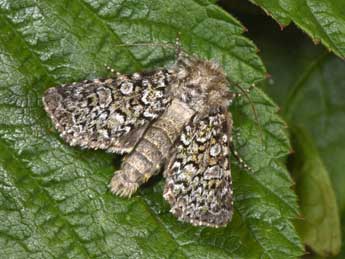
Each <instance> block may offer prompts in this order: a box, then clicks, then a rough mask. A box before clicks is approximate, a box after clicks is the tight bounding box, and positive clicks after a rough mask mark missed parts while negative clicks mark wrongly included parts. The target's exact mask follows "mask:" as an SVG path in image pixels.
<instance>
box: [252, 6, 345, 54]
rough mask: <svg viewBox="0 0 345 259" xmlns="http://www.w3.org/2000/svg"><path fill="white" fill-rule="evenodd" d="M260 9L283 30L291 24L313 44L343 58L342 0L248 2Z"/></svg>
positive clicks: (344, 12)
mask: <svg viewBox="0 0 345 259" xmlns="http://www.w3.org/2000/svg"><path fill="white" fill-rule="evenodd" d="M250 1H251V2H253V3H256V4H257V5H259V6H260V7H262V8H263V9H264V10H265V11H266V12H267V13H268V14H269V15H271V16H272V17H273V18H274V19H276V20H277V21H278V22H279V23H280V24H281V26H282V27H284V26H286V25H288V24H289V23H290V22H291V21H293V22H294V23H295V24H296V25H297V26H298V27H300V28H301V29H302V30H303V31H305V32H306V33H307V34H308V35H309V36H310V37H311V38H312V39H313V40H314V42H319V41H321V42H322V44H324V45H325V46H326V47H327V48H328V49H330V50H332V51H333V52H334V53H336V54H337V55H338V56H340V57H343V58H344V57H345V2H344V1H343V0H332V1H329V0H298V1H296V0H250Z"/></svg>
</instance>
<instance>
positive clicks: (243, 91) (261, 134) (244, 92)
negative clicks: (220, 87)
mask: <svg viewBox="0 0 345 259" xmlns="http://www.w3.org/2000/svg"><path fill="white" fill-rule="evenodd" d="M234 86H235V87H237V88H238V89H240V91H241V92H242V94H243V95H244V96H245V97H247V99H248V101H249V102H250V106H251V108H252V111H253V114H254V117H255V121H256V123H257V125H258V126H259V131H260V141H261V144H263V143H264V141H263V132H262V128H261V125H260V123H259V118H258V114H257V112H256V109H255V106H254V104H253V102H252V100H251V99H250V96H249V95H248V93H249V92H250V91H251V90H252V89H254V88H255V85H254V84H252V85H251V86H250V87H249V88H248V89H246V90H245V89H243V88H242V87H241V86H240V85H239V84H234ZM237 96H238V97H239V96H241V95H237Z"/></svg>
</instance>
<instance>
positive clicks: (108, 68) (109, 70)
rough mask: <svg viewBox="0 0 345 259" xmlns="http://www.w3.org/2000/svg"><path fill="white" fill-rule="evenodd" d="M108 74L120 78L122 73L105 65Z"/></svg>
mask: <svg viewBox="0 0 345 259" xmlns="http://www.w3.org/2000/svg"><path fill="white" fill-rule="evenodd" d="M104 66H105V68H106V69H107V70H108V72H110V73H112V74H113V75H116V76H120V73H119V72H117V71H116V70H115V69H114V68H112V67H110V66H108V65H107V64H105V65H104Z"/></svg>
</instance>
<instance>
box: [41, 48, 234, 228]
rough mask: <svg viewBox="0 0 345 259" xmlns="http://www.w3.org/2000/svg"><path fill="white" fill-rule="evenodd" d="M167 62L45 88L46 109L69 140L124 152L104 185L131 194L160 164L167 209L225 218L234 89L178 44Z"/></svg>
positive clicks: (199, 222) (213, 223)
mask: <svg viewBox="0 0 345 259" xmlns="http://www.w3.org/2000/svg"><path fill="white" fill-rule="evenodd" d="M176 51H177V58H176V62H175V64H174V65H172V66H171V67H170V68H169V69H158V70H155V71H151V72H143V73H134V74H131V75H123V74H119V73H117V75H116V76H114V77H111V78H107V79H95V80H85V81H83V82H80V83H73V84H66V85H61V86H57V87H52V88H49V89H48V90H47V91H46V92H45V94H44V97H43V103H44V107H45V110H46V111H47V113H48V114H49V116H50V117H51V119H52V121H53V124H54V126H55V127H56V129H57V130H58V131H59V132H60V135H61V137H62V138H63V139H64V140H65V141H66V142H67V143H69V144H70V145H71V146H80V147H82V148H91V149H103V150H106V151H108V152H113V153H120V154H123V153H126V156H125V158H124V160H123V162H122V165H121V169H120V170H119V171H117V172H115V174H114V176H113V178H112V180H111V182H110V184H109V186H110V189H111V191H112V192H113V193H114V194H116V195H119V196H124V197H130V196H131V195H132V194H133V193H135V192H136V190H137V189H138V187H139V186H140V185H141V184H143V183H145V182H146V181H147V180H148V179H150V177H152V176H153V175H155V174H157V173H159V172H160V171H161V169H162V168H164V178H165V188H164V193H163V196H164V198H165V200H167V202H168V203H169V204H170V206H171V209H170V212H171V213H172V214H174V215H175V216H176V217H177V218H178V219H179V220H181V221H184V222H189V223H191V224H193V225H196V226H209V227H220V226H225V225H226V224H227V223H228V222H229V221H230V220H231V217H232V213H233V207H232V206H233V197H232V180H231V172H230V161H229V159H230V154H229V153H230V144H231V141H232V140H231V136H232V134H231V130H232V119H231V114H230V113H229V112H228V106H229V105H230V104H231V102H232V100H233V98H234V96H235V94H234V93H232V92H231V91H230V89H229V85H230V84H229V81H228V80H227V78H226V76H225V74H224V72H223V70H222V69H221V68H220V67H219V66H218V65H217V64H215V63H213V62H211V61H206V60H201V59H198V58H196V57H194V56H190V55H188V54H186V53H184V52H183V51H180V50H179V49H177V50H176Z"/></svg>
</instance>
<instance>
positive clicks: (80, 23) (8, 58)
mask: <svg viewBox="0 0 345 259" xmlns="http://www.w3.org/2000/svg"><path fill="white" fill-rule="evenodd" d="M0 24H1V27H0V219H1V221H0V222H1V223H0V247H1V249H0V253H1V257H4V258H6V257H8V258H95V257H99V258H229V257H233V258H295V257H297V256H298V255H300V254H301V246H300V242H299V239H298V237H297V235H296V233H295V230H294V228H293V226H292V224H291V222H290V219H291V218H293V217H294V216H295V215H296V211H297V208H296V201H295V196H294V194H293V192H292V191H291V190H290V188H289V187H290V185H291V181H290V178H289V176H288V173H287V172H286V169H285V168H284V166H282V164H281V161H280V160H281V158H283V157H284V156H285V155H286V154H287V152H288V150H289V143H288V140H287V137H286V134H285V132H284V130H283V127H284V124H283V122H282V121H281V120H280V119H279V118H278V117H277V116H276V115H275V112H276V110H277V108H276V106H275V105H274V104H273V103H272V102H271V101H270V100H269V99H268V98H267V97H265V95H264V94H263V93H262V92H261V91H259V90H255V91H253V93H252V94H251V98H252V101H253V103H254V104H255V107H256V110H257V113H258V115H259V116H258V117H259V122H260V124H261V125H262V126H261V127H262V130H261V131H262V135H261V134H260V133H259V132H260V130H258V128H259V127H258V125H257V122H256V121H255V119H254V115H253V112H252V110H251V106H250V104H249V103H248V100H245V99H243V100H240V101H239V102H238V103H237V104H236V105H235V106H234V107H233V109H232V111H233V112H234V120H235V124H236V128H237V129H238V132H239V133H240V134H241V135H240V136H239V137H238V140H237V142H236V143H237V145H238V148H239V151H240V153H241V154H242V156H243V158H245V159H246V160H247V161H248V163H249V164H251V165H252V167H253V168H254V169H255V171H256V172H255V174H248V173H245V172H240V171H239V170H237V169H236V165H235V163H234V164H233V167H234V168H235V169H234V186H235V190H234V191H235V204H236V205H235V215H234V219H233V221H232V223H231V224H230V225H229V226H228V227H227V228H223V229H208V228H196V227H192V226H190V225H188V224H182V223H179V222H177V221H176V219H175V218H174V217H173V216H172V215H171V214H170V213H169V212H168V210H169V208H168V205H167V204H166V203H165V202H164V201H163V198H162V195H161V193H162V183H163V180H162V179H160V178H158V179H156V181H152V182H151V183H149V185H148V186H145V187H143V188H142V189H141V192H140V193H139V194H138V195H136V196H135V197H133V198H132V199H129V200H126V199H120V198H118V197H114V196H113V195H111V194H110V193H109V191H108V190H107V187H106V186H107V183H108V181H109V179H110V177H111V174H112V172H113V171H114V170H115V169H116V166H115V164H119V161H120V158H119V157H117V158H116V159H115V160H113V157H112V156H111V155H109V154H104V153H102V152H98V151H97V152H96V151H85V150H79V149H77V148H71V147H69V146H67V145H66V144H65V143H64V142H63V141H62V140H61V139H60V138H59V137H58V135H57V134H56V132H55V131H54V130H53V129H52V125H51V123H50V121H49V119H48V117H47V115H46V114H45V112H44V111H43V107H42V103H41V96H42V94H43V92H44V90H45V89H47V88H48V87H50V86H53V85H57V84H61V83H65V82H71V81H77V80H81V79H85V78H94V77H96V76H105V73H104V71H105V69H104V64H105V63H107V64H111V65H112V66H113V67H115V68H116V69H118V70H120V71H122V72H133V71H139V70H143V69H150V68H153V67H157V66H162V65H167V64H168V63H171V62H173V54H174V53H173V52H171V51H170V50H169V49H164V48H157V47H152V48H150V47H135V48H134V47H133V48H128V47H119V46H116V45H117V44H123V43H137V42H174V38H175V36H176V34H177V33H178V32H179V33H181V40H182V45H183V47H184V49H185V50H186V51H189V52H191V53H194V54H195V55H199V56H200V57H202V58H212V59H214V60H216V61H218V62H219V63H220V64H221V65H222V67H224V69H225V71H226V73H227V74H228V75H229V77H230V78H231V79H232V80H233V81H236V82H242V83H243V84H251V83H253V82H255V81H258V80H260V79H262V78H263V77H264V74H265V69H264V67H263V65H262V63H261V61H260V59H259V58H258V56H257V55H256V54H255V50H256V48H255V46H254V45H253V44H252V43H251V42H250V41H249V40H248V39H246V38H245V37H243V36H242V35H241V33H242V31H243V28H242V27H241V25H240V24H239V22H238V21H237V20H235V19H234V18H232V17H231V16H229V15H228V14H226V13H225V12H224V11H222V10H221V9H219V8H218V7H216V6H215V5H212V4H209V2H208V1H192V0H188V1H158V0H155V1H148V0H147V1H138V0H132V1H106V0H103V1H102V0H88V1H82V0H75V1H70V0H63V1H49V0H43V1H39V2H37V1H33V0H24V1H23V0H20V1H19V0H18V1H16V0H14V1H13V0H11V1H10V0H0ZM260 135H261V137H260Z"/></svg>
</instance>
